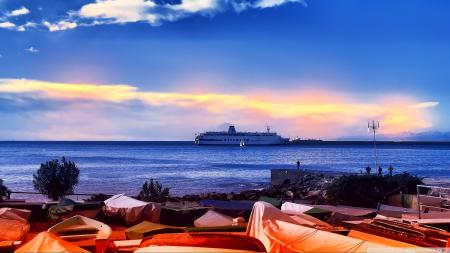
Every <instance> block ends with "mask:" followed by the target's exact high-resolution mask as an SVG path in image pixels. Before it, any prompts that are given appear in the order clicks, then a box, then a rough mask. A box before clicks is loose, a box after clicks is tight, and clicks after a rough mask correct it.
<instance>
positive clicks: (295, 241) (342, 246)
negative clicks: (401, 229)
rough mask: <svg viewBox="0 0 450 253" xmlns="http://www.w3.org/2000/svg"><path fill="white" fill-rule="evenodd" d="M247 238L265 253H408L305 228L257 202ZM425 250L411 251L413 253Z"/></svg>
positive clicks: (273, 208) (400, 249)
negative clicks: (264, 248) (257, 240)
mask: <svg viewBox="0 0 450 253" xmlns="http://www.w3.org/2000/svg"><path fill="white" fill-rule="evenodd" d="M247 235H248V236H252V237H255V238H257V239H259V240H260V241H261V242H262V243H263V244H264V246H265V247H266V249H267V251H268V252H407V250H411V249H405V248H396V247H390V246H387V245H385V244H381V243H374V242H368V241H364V240H360V239H356V238H351V237H347V236H343V235H340V234H334V233H330V232H326V231H321V230H318V229H314V228H308V227H304V226H301V225H299V224H297V223H296V222H295V221H294V220H293V219H291V218H290V217H289V216H288V215H287V214H285V213H283V212H281V211H280V210H278V209H277V208H275V207H274V206H272V205H270V204H268V203H264V202H256V203H255V205H254V206H253V210H252V214H251V216H250V221H249V224H248V227H247ZM422 251H423V252H425V251H428V250H427V249H423V248H420V247H417V248H414V252H422Z"/></svg>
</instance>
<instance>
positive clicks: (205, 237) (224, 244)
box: [139, 232, 265, 252]
mask: <svg viewBox="0 0 450 253" xmlns="http://www.w3.org/2000/svg"><path fill="white" fill-rule="evenodd" d="M149 246H183V247H206V248H220V249H234V250H248V251H256V252H263V251H265V250H264V245H262V244H261V242H260V241H258V240H257V239H255V238H252V237H248V236H246V235H238V234H232V233H211V232H202V233H174V234H158V235H154V236H151V237H149V238H147V239H144V240H142V242H141V244H140V245H139V247H140V248H143V247H149Z"/></svg>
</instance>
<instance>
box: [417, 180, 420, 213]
mask: <svg viewBox="0 0 450 253" xmlns="http://www.w3.org/2000/svg"><path fill="white" fill-rule="evenodd" d="M417 210H419V214H418V217H419V219H420V185H417Z"/></svg>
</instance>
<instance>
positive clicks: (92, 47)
mask: <svg viewBox="0 0 450 253" xmlns="http://www.w3.org/2000/svg"><path fill="white" fill-rule="evenodd" d="M449 11H450V2H449V1H446V0H434V1H428V0H398V1H390V0H377V1H372V0H367V1H359V0H346V1H342V0H72V1H68V0H52V1H46V0H34V1H27V0H0V140H193V138H194V135H195V134H196V133H199V132H203V131H206V130H219V129H221V128H223V126H224V125H225V123H231V124H235V125H236V128H237V130H243V131H264V130H265V127H266V125H270V126H271V129H272V130H273V131H277V132H278V133H279V134H281V135H282V136H284V137H290V138H295V137H301V138H320V139H327V140H328V139H329V140H333V139H342V138H344V139H345V138H347V137H348V138H351V137H354V136H362V137H363V138H366V137H367V138H370V135H369V133H368V131H367V122H368V121H372V120H375V121H379V122H380V133H381V134H383V135H385V136H391V137H395V136H402V135H404V134H405V133H422V132H430V131H441V132H447V131H450V127H449V126H450V101H449V99H447V96H448V94H450V85H449V84H448V83H449V81H450V74H449V73H450V71H449V69H450V47H449V45H450V15H448V13H449Z"/></svg>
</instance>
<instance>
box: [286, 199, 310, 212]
mask: <svg viewBox="0 0 450 253" xmlns="http://www.w3.org/2000/svg"><path fill="white" fill-rule="evenodd" d="M313 208H314V207H312V206H308V205H303V204H296V203H292V202H284V203H283V205H281V211H283V213H287V214H303V213H304V212H306V211H309V210H311V209H313Z"/></svg>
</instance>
